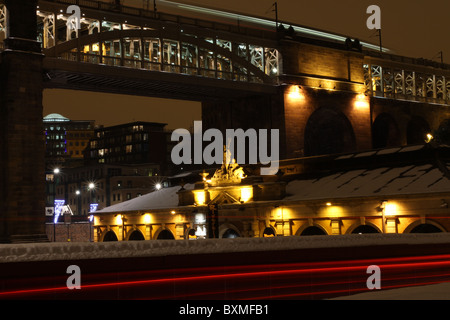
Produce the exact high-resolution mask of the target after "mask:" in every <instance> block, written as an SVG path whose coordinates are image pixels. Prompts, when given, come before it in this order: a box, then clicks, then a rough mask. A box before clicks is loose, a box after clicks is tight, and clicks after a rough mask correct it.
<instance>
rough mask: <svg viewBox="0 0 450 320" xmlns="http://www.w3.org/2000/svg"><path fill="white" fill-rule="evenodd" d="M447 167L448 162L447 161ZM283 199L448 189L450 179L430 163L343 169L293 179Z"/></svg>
mask: <svg viewBox="0 0 450 320" xmlns="http://www.w3.org/2000/svg"><path fill="white" fill-rule="evenodd" d="M449 166H450V164H449ZM286 192H287V194H288V196H287V197H286V198H285V200H314V199H336V198H351V197H371V196H388V195H391V196H392V195H411V194H429V193H441V192H450V180H449V179H448V178H447V177H446V176H445V174H444V172H442V171H441V170H440V169H439V168H437V167H435V166H433V165H431V164H424V165H405V166H402V167H382V168H374V169H357V170H350V171H342V172H338V173H334V174H330V175H326V176H323V177H320V178H313V179H306V180H294V181H291V182H290V183H289V184H288V185H287V187H286Z"/></svg>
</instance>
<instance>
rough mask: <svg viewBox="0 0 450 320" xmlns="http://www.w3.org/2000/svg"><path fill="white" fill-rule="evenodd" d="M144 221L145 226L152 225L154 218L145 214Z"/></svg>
mask: <svg viewBox="0 0 450 320" xmlns="http://www.w3.org/2000/svg"><path fill="white" fill-rule="evenodd" d="M143 221H144V223H145V224H150V222H151V221H152V217H151V215H150V214H149V213H146V214H144V217H143Z"/></svg>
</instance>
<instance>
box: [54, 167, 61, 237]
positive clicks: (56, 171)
mask: <svg viewBox="0 0 450 320" xmlns="http://www.w3.org/2000/svg"><path fill="white" fill-rule="evenodd" d="M59 172H60V169H59V168H55V169H53V180H54V181H55V183H54V188H53V242H56V222H57V216H56V205H55V200H56V189H57V187H58V174H59Z"/></svg>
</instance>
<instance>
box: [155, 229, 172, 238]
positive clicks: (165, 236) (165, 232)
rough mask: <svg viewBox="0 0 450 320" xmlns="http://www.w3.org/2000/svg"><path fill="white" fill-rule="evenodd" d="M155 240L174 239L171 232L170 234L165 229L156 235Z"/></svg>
mask: <svg viewBox="0 0 450 320" xmlns="http://www.w3.org/2000/svg"><path fill="white" fill-rule="evenodd" d="M156 239H157V240H175V237H174V236H173V234H172V232H170V231H169V230H167V229H164V230H161V232H160V233H159V234H158V237H156Z"/></svg>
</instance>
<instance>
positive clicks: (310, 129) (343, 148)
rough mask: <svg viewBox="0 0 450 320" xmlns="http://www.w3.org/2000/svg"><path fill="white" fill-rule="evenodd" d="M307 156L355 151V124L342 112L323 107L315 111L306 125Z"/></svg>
mask: <svg viewBox="0 0 450 320" xmlns="http://www.w3.org/2000/svg"><path fill="white" fill-rule="evenodd" d="M304 141H305V143H304V145H305V156H316V155H324V154H336V153H344V152H353V151H355V150H356V137H355V133H354V130H353V126H352V124H351V122H350V121H349V120H348V118H347V117H346V116H345V115H344V114H343V113H342V112H341V111H337V110H335V109H332V108H328V107H322V108H319V109H317V110H316V111H314V112H313V113H312V114H311V115H310V117H309V119H308V121H307V123H306V126H305V134H304Z"/></svg>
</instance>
